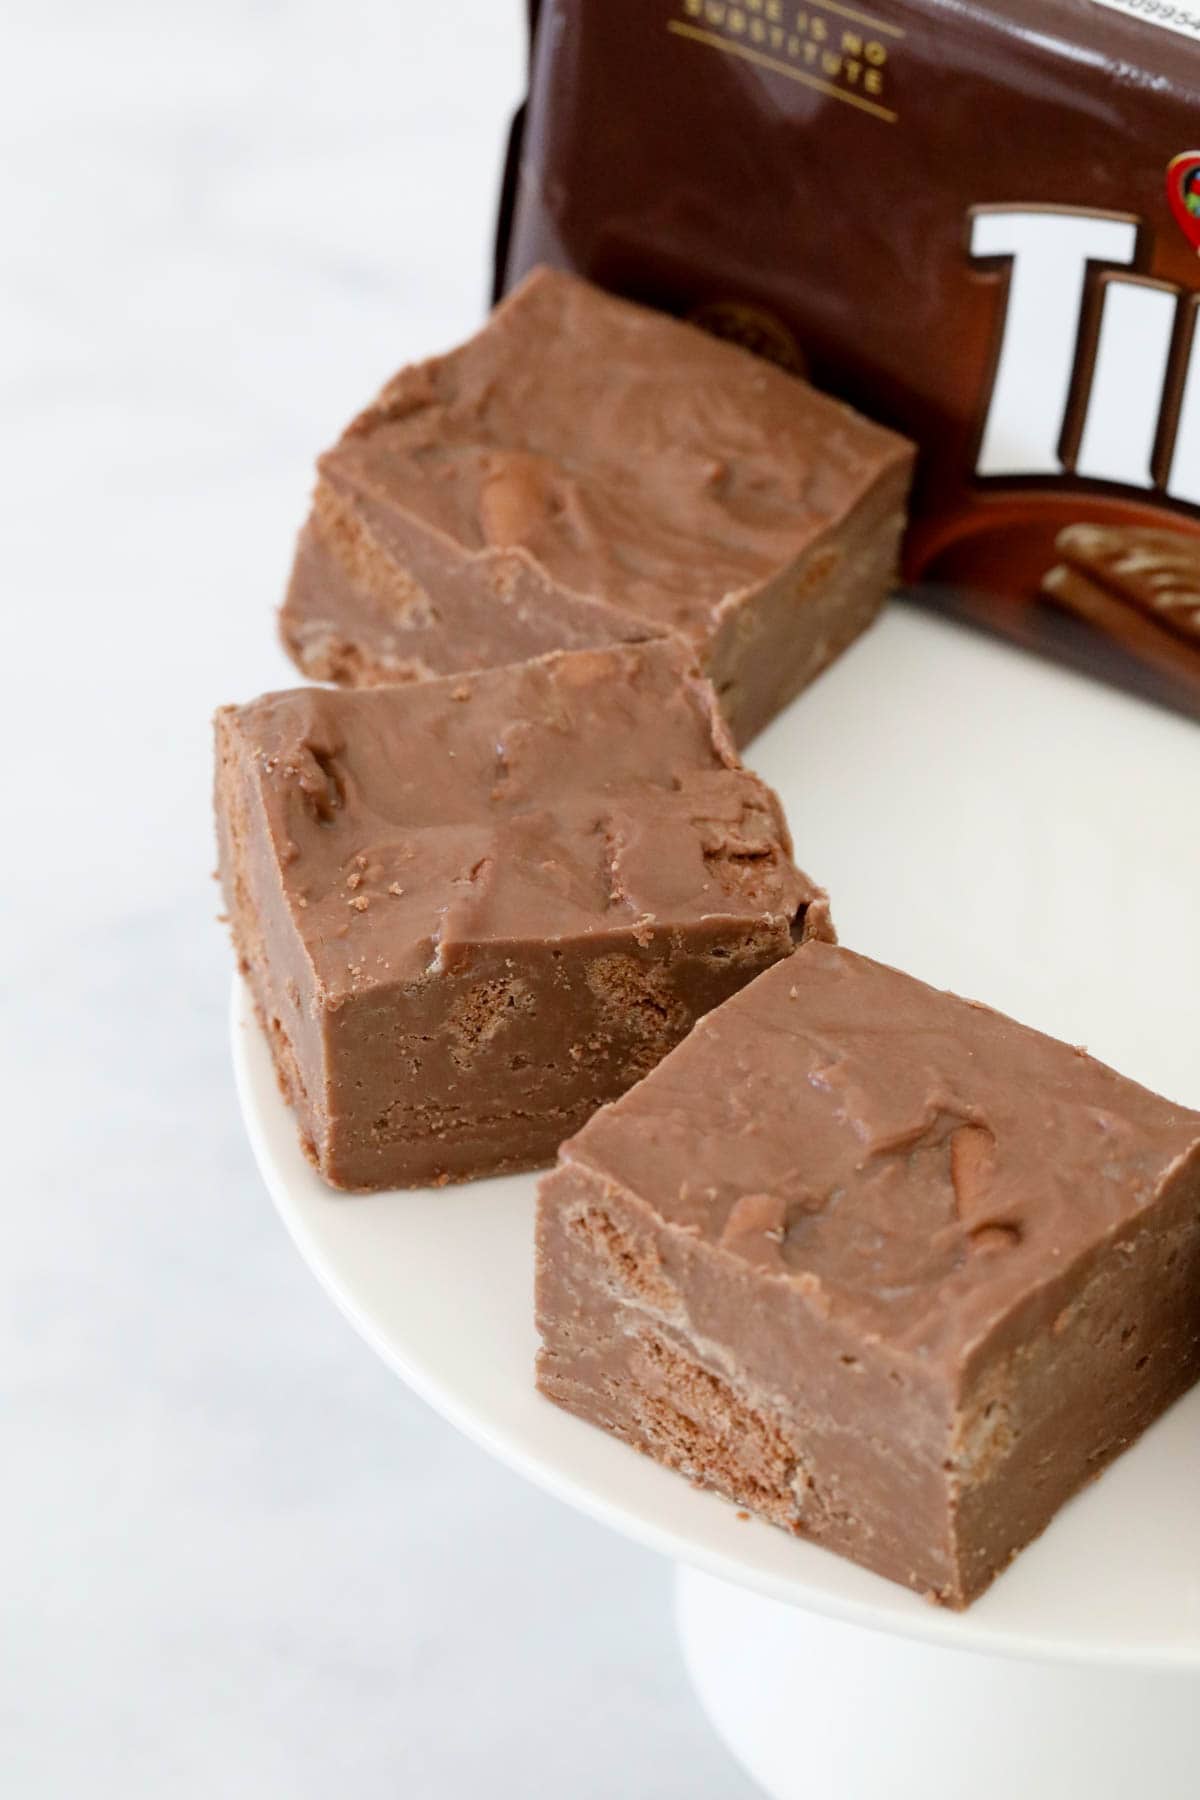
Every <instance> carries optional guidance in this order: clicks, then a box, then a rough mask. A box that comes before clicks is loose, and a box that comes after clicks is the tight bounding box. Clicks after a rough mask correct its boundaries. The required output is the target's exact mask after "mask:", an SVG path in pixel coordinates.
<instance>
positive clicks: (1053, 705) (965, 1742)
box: [233, 608, 1200, 1800]
mask: <svg viewBox="0 0 1200 1800" xmlns="http://www.w3.org/2000/svg"><path fill="white" fill-rule="evenodd" d="M751 760H752V762H753V763H754V766H755V767H756V768H758V769H759V770H760V772H761V773H762V774H763V775H764V776H765V777H766V779H767V780H768V781H771V782H772V783H773V784H774V785H775V787H776V788H778V789H779V791H780V793H781V795H782V797H783V800H784V803H785V805H786V807H787V810H788V816H789V820H790V823H791V826H792V832H793V836H794V837H795V840H796V844H797V847H798V853H799V858H800V861H801V862H802V864H804V865H805V866H806V867H807V868H808V869H809V870H810V871H811V872H812V873H813V874H815V875H817V876H819V877H820V879H821V880H823V881H825V882H827V883H828V885H829V887H830V889H831V891H832V893H833V896H834V902H835V917H836V918H837V922H838V926H839V929H840V931H841V934H842V938H843V941H845V942H846V943H848V944H850V945H852V946H853V947H854V948H855V949H858V950H862V951H865V952H867V953H868V954H870V955H874V956H878V957H880V958H882V959H883V960H885V961H890V962H895V963H898V964H899V965H900V966H901V967H904V968H907V969H908V970H910V971H911V972H912V973H913V974H916V975H920V976H922V977H923V978H925V979H926V980H932V981H935V982H939V983H941V984H942V985H945V986H948V987H954V988H957V989H958V990H959V991H960V992H965V993H967V994H971V995H976V996H979V997H981V998H984V999H987V1000H989V1001H990V1002H991V1003H992V1004H994V1005H997V1006H999V1007H1001V1008H1002V1009H1004V1010H1006V1011H1008V1012H1011V1013H1013V1014H1014V1015H1015V1016H1016V1017H1017V1018H1021V1019H1024V1020H1025V1021H1026V1022H1028V1023H1029V1024H1032V1025H1036V1026H1039V1027H1040V1028H1042V1029H1043V1030H1048V1031H1052V1032H1054V1033H1056V1034H1057V1035H1058V1036H1061V1037H1067V1038H1070V1039H1071V1040H1072V1041H1074V1042H1085V1043H1086V1044H1087V1045H1088V1047H1089V1048H1090V1049H1091V1050H1093V1051H1094V1052H1095V1053H1096V1054H1097V1055H1099V1056H1101V1057H1103V1058H1104V1059H1105V1060H1107V1061H1109V1062H1112V1063H1113V1064H1115V1065H1116V1066H1117V1067H1118V1068H1120V1069H1122V1071H1123V1072H1125V1073H1127V1074H1129V1075H1132V1076H1134V1077H1136V1078H1137V1079H1140V1080H1142V1081H1144V1082H1145V1083H1146V1084H1147V1085H1148V1086H1151V1087H1157V1088H1159V1089H1160V1090H1161V1091H1163V1092H1165V1093H1168V1094H1170V1095H1172V1097H1173V1098H1176V1099H1178V1100H1180V1101H1183V1102H1185V1103H1190V1104H1192V1105H1196V1104H1198V1103H1200V1091H1198V1089H1197V1080H1198V1064H1197V1056H1196V1040H1195V1016H1196V1000H1197V996H1198V995H1200V933H1198V932H1197V931H1196V930H1195V918H1196V913H1197V909H1198V907H1200V833H1198V832H1196V831H1195V830H1194V829H1191V822H1192V820H1193V817H1194V813H1195V796H1196V795H1197V794H1198V793H1200V731H1198V730H1197V729H1196V727H1195V726H1194V725H1190V724H1188V723H1187V722H1185V721H1182V720H1177V719H1174V718H1171V717H1169V716H1168V715H1166V714H1162V713H1157V712H1154V711H1153V710H1152V709H1150V708H1149V707H1147V706H1144V705H1142V704H1141V703H1139V702H1137V701H1134V700H1131V699H1129V698H1127V697H1125V696H1121V695H1117V694H1112V693H1108V692H1106V691H1104V690H1102V689H1100V688H1098V687H1093V686H1090V685H1089V684H1088V683H1086V682H1084V681H1082V680H1081V679H1079V678H1077V677H1075V676H1073V675H1070V674H1067V673H1065V672H1064V671H1061V670H1058V669H1053V668H1050V667H1048V666H1046V665H1042V664H1038V663H1035V662H1032V661H1028V660H1026V659H1025V658H1024V657H1022V656H1021V655H1020V654H1019V653H1018V652H1015V651H1012V650H1009V649H1006V648H1004V647H1002V646H1000V645H997V644H992V643H990V642H988V641H987V640H985V639H982V638H979V637H975V636H973V635H971V634H969V633H966V632H964V631H962V630H960V629H957V628H955V627H953V626H950V625H948V624H946V623H944V622H942V621H939V620H935V619H932V618H930V617H927V616H924V615H921V614H918V613H915V612H912V611H908V610H906V609H903V608H895V609H893V610H892V611H891V612H890V613H889V614H888V615H887V617H886V618H885V619H884V620H883V621H882V622H881V624H880V625H879V626H877V627H876V628H875V629H874V630H873V631H871V632H870V633H868V635H867V637H866V638H864V639H863V640H862V641H861V642H860V643H859V644H858V645H856V646H855V648H854V649H853V650H852V651H851V652H850V653H849V654H848V655H847V656H846V657H844V658H843V659H842V660H841V662H839V664H838V665H837V666H836V667H835V668H834V669H833V670H831V671H830V672H829V673H828V674H827V675H825V676H823V677H822V679H821V680H820V681H819V682H818V683H817V684H816V686H815V687H814V688H813V689H812V690H810V692H809V693H808V694H806V695H804V696H802V698H801V700H800V701H798V702H797V703H796V704H795V705H794V706H793V707H791V708H790V709H789V711H788V713H787V714H786V715H785V716H784V717H783V718H781V719H780V720H779V721H777V723H776V724H775V725H773V726H772V727H771V729H770V730H769V731H768V732H767V733H765V734H764V735H763V737H762V738H760V739H759V740H758V741H757V742H756V743H755V744H754V746H753V747H752V752H751ZM233 1053H234V1064H235V1070H236V1075H237V1083H238V1091H239V1095H240V1099H241V1104H242V1109H243V1113H244V1116H245V1119H246V1125H247V1129H248V1131H249V1135H250V1139H251V1142H252V1144H253V1147H254V1152H255V1155H256V1157H257V1160H258V1163H259V1166H260V1168H261V1170H262V1173H263V1177H264V1179H265V1181H266V1184H267V1186H268V1188H269V1189H270V1192H271V1194H272V1196H273V1198H274V1200H275V1203H276V1205H277V1206H278V1208H279V1211H280V1213H281V1214H282V1216H283V1218H284V1220H285V1222H286V1224H287V1226H288V1228H289V1230H290V1231H291V1233H292V1235H293V1237H294V1238H295V1240H296V1243H297V1244H298V1246H299V1248H300V1250H301V1252H302V1253H303V1255H304V1256H305V1258H306V1259H307V1261H308V1262H309V1264H310V1265H311V1267H312V1268H313V1270H314V1272H315V1273H316V1275H317V1276H318V1278H319V1279H320V1280H321V1281H322V1283H323V1284H324V1285H325V1287H326V1288H327V1289H328V1291H329V1293H330V1294H331V1295H332V1297H333V1298H334V1299H335V1300H336V1302H337V1303H338V1305H339V1306H341V1308H342V1309H343V1310H344V1312H345V1313H346V1314H347V1316H348V1317H349V1318H350V1320H351V1321H352V1322H353V1324H354V1325H355V1326H356V1327H357V1329H358V1330H359V1331H361V1332H362V1334H363V1335H364V1336H365V1337H366V1338H367V1339H368V1341H369V1342H370V1343H371V1344H373V1345H374V1347H375V1348H376V1349H377V1350H378V1352H379V1354H380V1355H381V1356H382V1357H383V1358H384V1359H385V1360H386V1361H387V1362H388V1363H389V1364H390V1365H391V1367H392V1368H393V1369H395V1371H396V1372H397V1373H398V1374H399V1375H401V1376H402V1377H403V1379H404V1380H405V1381H407V1382H408V1383H409V1384H410V1386H412V1387H413V1388H414V1389H415V1390H416V1391H417V1392H418V1393H419V1394H421V1395H422V1396H423V1397H424V1398H425V1399H426V1400H427V1401H428V1402H429V1403H430V1404H431V1405H432V1406H434V1407H436V1408H437V1409H438V1411H440V1412H441V1413H442V1414H443V1415H444V1416H445V1417H446V1418H447V1419H449V1420H450V1421H451V1422H452V1423H453V1424H455V1425H456V1426H458V1427H459V1428H460V1429H461V1430H463V1431H464V1432H466V1433H467V1434H468V1435H469V1436H470V1437H472V1438H473V1439H474V1440H475V1441H476V1442H477V1443H479V1444H480V1445H482V1446H483V1447H484V1448H485V1449H486V1450H489V1451H490V1452H492V1453H493V1454H494V1455H496V1456H498V1457H500V1458H502V1459H503V1460H504V1461H505V1462H506V1463H508V1464H509V1465H510V1466H512V1467H514V1468H516V1469H517V1470H519V1471H521V1472H523V1473H524V1474H525V1475H527V1476H528V1477H529V1478H530V1479H531V1480H533V1481H535V1482H537V1483H538V1484H539V1485H541V1486H542V1487H544V1488H546V1489H548V1490H549V1491H551V1492H552V1493H554V1494H557V1495H558V1496H559V1497H560V1498H562V1499H563V1500H565V1501H567V1502H568V1503H570V1504H571V1505H574V1506H577V1507H579V1508H581V1509H582V1510H583V1511H584V1512H586V1513H588V1514H589V1515H590V1516H591V1517H593V1518H595V1519H599V1520H601V1521H603V1522H604V1523H606V1524H608V1525H610V1526H611V1527H612V1528H613V1529H615V1530H618V1531H621V1532H623V1533H625V1534H626V1535H628V1536H629V1537H631V1538H634V1539H636V1540H637V1541H638V1542H640V1543H642V1544H645V1545H648V1546H650V1547H651V1548H653V1549H656V1550H659V1551H661V1552H662V1553H663V1554H665V1555H667V1556H670V1557H671V1558H673V1559H674V1560H675V1562H676V1563H677V1564H678V1565H679V1575H678V1608H679V1630H680V1638H681V1642H682V1647H683V1653H684V1656H685V1658H686V1661H687V1666H688V1668H689V1670H690V1672H691V1676H692V1680H693V1681H694V1683H695V1686H696V1690H697V1693H698V1694H699V1696H700V1699H701V1701H702V1703H703V1705H704V1707H705V1709H706V1711H707V1713H708V1716H709V1718H710V1719H711V1720H712V1723H713V1725H714V1727H715V1729H716V1730H717V1732H718V1733H719V1734H720V1736H721V1737H722V1738H723V1739H724V1741H725V1742H726V1744H727V1745H728V1746H729V1748H730V1749H731V1750H732V1751H733V1753H734V1755H735V1756H736V1757H737V1758H738V1759H739V1761H740V1762H741V1763H742V1764H743V1765H744V1766H745V1768H746V1769H747V1770H748V1771H749V1772H750V1774H751V1775H752V1776H753V1777H754V1779H755V1780H757V1782H758V1783H759V1784H760V1786H761V1787H762V1788H763V1789H764V1790H765V1792H766V1793H767V1794H769V1795H772V1796H774V1797H775V1800H800V1797H801V1796H803V1800H910V1797H911V1800H1001V1797H1003V1800H1013V1797H1014V1796H1018V1795H1019V1796H1020V1800H1117V1797H1118V1796H1120V1800H1129V1796H1131V1795H1145V1796H1146V1797H1147V1800H1197V1796H1198V1795H1200V1390H1195V1391H1193V1393H1192V1394H1190V1395H1188V1396H1187V1397H1186V1398H1185V1399H1184V1400H1182V1401H1180V1402H1179V1403H1178V1404H1177V1405H1176V1406H1175V1407H1174V1408H1172V1410H1171V1412H1170V1413H1169V1414H1168V1415H1167V1416H1166V1417H1165V1418H1164V1419H1162V1420H1160V1421H1159V1423H1158V1424H1157V1425H1155V1426H1154V1427H1153V1428H1152V1430H1151V1431H1149V1432H1148V1433H1147V1434H1146V1436H1145V1437H1144V1438H1143V1439H1142V1440H1141V1441H1140V1442H1139V1443H1138V1444H1137V1445H1135V1446H1134V1448H1133V1449H1131V1450H1130V1451H1129V1452H1128V1453H1127V1454H1126V1455H1125V1456H1123V1457H1121V1458H1120V1459H1119V1460H1118V1461H1117V1462H1116V1463H1115V1464H1114V1465H1113V1466H1112V1467H1111V1468H1110V1469H1108V1470H1107V1471H1106V1472H1105V1473H1104V1475H1103V1476H1102V1477H1101V1479H1100V1480H1099V1481H1097V1482H1096V1483H1094V1484H1093V1485H1092V1486H1091V1487H1090V1488H1089V1489H1088V1490H1087V1491H1086V1492H1085V1493H1083V1494H1081V1495H1079V1496H1077V1497H1076V1499H1074V1500H1073V1501H1071V1502H1070V1503H1069V1505H1067V1506H1066V1507H1065V1508H1064V1509H1063V1510H1062V1512H1061V1513H1060V1514H1059V1516H1058V1517H1057V1518H1056V1519H1055V1520H1054V1521H1053V1523H1052V1524H1051V1526H1050V1528H1049V1530H1048V1531H1047V1532H1046V1533H1045V1534H1044V1535H1043V1537H1042V1538H1040V1539H1039V1540H1038V1542H1037V1543H1035V1544H1033V1545H1031V1546H1030V1547H1029V1548H1028V1549H1027V1550H1025V1551H1024V1552H1023V1553H1022V1554H1021V1556H1019V1557H1018V1558H1017V1560H1016V1562H1015V1563H1014V1564H1013V1566H1012V1568H1011V1569H1009V1570H1008V1571H1007V1572H1006V1573H1005V1574H1004V1575H1003V1576H1001V1577H1000V1579H999V1580H998V1581H997V1582H996V1583H995V1584H994V1585H993V1587H992V1588H991V1589H990V1590H989V1591H988V1592H987V1593H986V1594H984V1595H983V1596H982V1598H981V1599H980V1600H978V1601H977V1602H976V1603H975V1604H974V1606H972V1607H971V1608H970V1609H969V1610H968V1611H967V1612H965V1613H961V1614H955V1613H949V1612H946V1611H944V1610H942V1609H939V1608H937V1607H934V1606H931V1605H929V1604H928V1603H926V1602H925V1601H923V1600H921V1599H919V1598H918V1597H917V1596H916V1595H914V1594H910V1593H908V1592H906V1591H905V1590H904V1589H902V1588H899V1587H896V1586H894V1585H893V1584H891V1583H889V1582H886V1581H883V1580H881V1579H880V1578H879V1577H877V1576H874V1575H871V1574H868V1573H867V1572H866V1571H865V1570H863V1569H859V1568H857V1567H856V1566H855V1565H853V1564H852V1563H848V1562H844V1561H842V1560H841V1559H840V1558H838V1557H835V1556H833V1555H831V1554H830V1553H829V1552H827V1551H824V1550H821V1549H819V1548H817V1547H816V1546H815V1545H813V1544H808V1543H804V1542H802V1541H800V1540H797V1539H794V1538H791V1537H789V1536H788V1535H787V1534H785V1533H784V1532H781V1531H778V1530H776V1529H774V1528H772V1527H771V1526H768V1525H765V1524H762V1523H761V1522H759V1521H757V1520H749V1521H745V1520H742V1519H741V1518H739V1516H738V1514H737V1511H736V1510H735V1508H733V1507H732V1506H729V1505H728V1504H726V1503H725V1502H724V1501H722V1500H720V1499H719V1498H717V1497H716V1496H715V1495H712V1494H706V1493H701V1492H698V1491H697V1490H695V1489H693V1488H691V1487H690V1486H689V1485H688V1484H687V1483H686V1482H684V1481H681V1480H680V1479H679V1478H678V1477H677V1476H675V1475H673V1474H671V1473H669V1472H668V1471H666V1470H664V1469H661V1468H659V1467H658V1466H657V1465H656V1464H654V1463H652V1462H650V1461H649V1460H648V1459H647V1458H645V1457H641V1456H639V1455H637V1454H636V1453H635V1452H634V1451H632V1450H630V1449H628V1448H627V1447H626V1446H624V1445H622V1444H620V1443H617V1442H616V1441H615V1440H613V1439H611V1438H609V1437H608V1436H606V1435H605V1434H604V1433H602V1432H599V1431H596V1430H594V1429H593V1428H592V1427H590V1426H587V1425H585V1424H583V1423H582V1422H581V1421H580V1420H578V1419H575V1418H572V1417H571V1416H569V1415H568V1414H566V1413H564V1412H561V1411H560V1410H559V1409H558V1408H557V1407H554V1406H552V1405H551V1404H550V1403H549V1402H548V1401H546V1400H544V1399H542V1398H541V1397H540V1396H539V1395H538V1394H537V1393H536V1392H535V1390H534V1387H533V1380H532V1372H533V1359H534V1352H535V1349H536V1335H535V1331H534V1324H533V1209H534V1179H533V1178H532V1177H529V1176H517V1177H512V1178H509V1179H505V1180H498V1181H483V1182H473V1183H470V1184H468V1185H466V1186H463V1187H457V1188H444V1189H439V1190H428V1191H420V1192H412V1193H404V1194H376V1195H368V1196H363V1197H358V1198H348V1197H344V1196H343V1197H339V1196H336V1195H334V1194H333V1193H331V1192H330V1190H329V1189H327V1188H326V1187H324V1186H323V1184H322V1183H321V1181H320V1180H319V1178H318V1177H317V1175H316V1174H315V1172H314V1171H313V1170H312V1168H311V1167H310V1166H309V1164H308V1163H307V1162H306V1161H305V1160H304V1157H303V1156H302V1155H301V1152H300V1149H299V1146H298V1143H297V1140H296V1132H295V1128H294V1123H293V1120H292V1117H291V1115H290V1113H289V1112H288V1110H287V1108H286V1107H285V1106H284V1104H283V1102H282V1100H281V1098H280V1095H279V1091H278V1088H277V1086H276V1082H275V1077H274V1072H273V1070H272V1067H271V1062H270V1056H269V1052H268V1050H267V1046H266V1044H265V1042H264V1041H263V1039H262V1037H261V1034H260V1033H259V1031H258V1029H257V1027H256V1026H255V1024H254V1022H253V1019H252V1017H251V1014H250V1010H249V1007H248V1005H247V1002H246V999H245V996H244V994H243V993H242V990H241V988H240V985H238V984H235V988H234V996H233ZM464 1248H467V1249H469V1251H470V1254H464Z"/></svg>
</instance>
